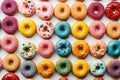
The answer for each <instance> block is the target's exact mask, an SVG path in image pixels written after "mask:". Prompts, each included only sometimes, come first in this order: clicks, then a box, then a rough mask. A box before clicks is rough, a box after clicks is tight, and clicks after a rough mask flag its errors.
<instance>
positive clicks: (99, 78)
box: [94, 77, 104, 80]
mask: <svg viewBox="0 0 120 80" xmlns="http://www.w3.org/2000/svg"><path fill="white" fill-rule="evenodd" d="M94 80H104V79H103V78H102V77H95V78H94Z"/></svg>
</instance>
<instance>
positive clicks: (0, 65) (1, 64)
mask: <svg viewBox="0 0 120 80" xmlns="http://www.w3.org/2000/svg"><path fill="white" fill-rule="evenodd" d="M2 67H3V62H2V59H1V58H0V69H2Z"/></svg>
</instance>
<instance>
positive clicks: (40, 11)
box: [36, 2, 53, 20]
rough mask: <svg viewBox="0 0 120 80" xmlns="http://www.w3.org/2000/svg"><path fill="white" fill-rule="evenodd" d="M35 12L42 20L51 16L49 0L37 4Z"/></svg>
mask: <svg viewBox="0 0 120 80" xmlns="http://www.w3.org/2000/svg"><path fill="white" fill-rule="evenodd" d="M36 14H37V16H38V17H39V18H41V19H43V20H50V19H51V18H52V17H53V6H52V5H51V4H50V3H49V2H42V3H41V4H40V5H38V6H37V8H36Z"/></svg>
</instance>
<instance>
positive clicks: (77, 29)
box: [71, 21, 89, 39]
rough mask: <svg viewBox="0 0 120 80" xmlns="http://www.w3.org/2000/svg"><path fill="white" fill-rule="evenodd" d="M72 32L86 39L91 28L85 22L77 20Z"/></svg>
mask: <svg viewBox="0 0 120 80" xmlns="http://www.w3.org/2000/svg"><path fill="white" fill-rule="evenodd" d="M71 32H72V35H73V36H74V37H76V38H78V39H84V38H85V37H86V36H87V35H88V33H89V28H88V26H87V24H86V23H85V22H83V21H77V22H75V23H74V24H73V26H72V31H71Z"/></svg>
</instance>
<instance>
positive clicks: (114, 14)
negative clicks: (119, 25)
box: [106, 2, 120, 20]
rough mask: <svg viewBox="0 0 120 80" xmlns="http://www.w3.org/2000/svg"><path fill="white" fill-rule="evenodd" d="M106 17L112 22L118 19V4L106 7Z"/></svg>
mask: <svg viewBox="0 0 120 80" xmlns="http://www.w3.org/2000/svg"><path fill="white" fill-rule="evenodd" d="M106 16H107V17H108V18H109V19H112V20H117V19H119V18H120V3H119V2H110V3H109V4H108V5H107V7H106Z"/></svg>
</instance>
